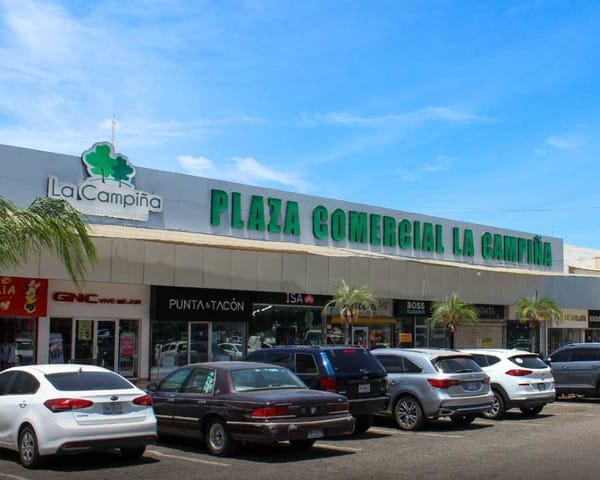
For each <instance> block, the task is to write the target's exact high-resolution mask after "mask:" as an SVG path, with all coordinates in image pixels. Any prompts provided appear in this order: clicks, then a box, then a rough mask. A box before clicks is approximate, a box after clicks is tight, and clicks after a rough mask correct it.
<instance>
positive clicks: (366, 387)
mask: <svg viewBox="0 0 600 480" xmlns="http://www.w3.org/2000/svg"><path fill="white" fill-rule="evenodd" d="M370 391H371V384H370V383H361V384H360V385H359V386H358V393H369V392H370Z"/></svg>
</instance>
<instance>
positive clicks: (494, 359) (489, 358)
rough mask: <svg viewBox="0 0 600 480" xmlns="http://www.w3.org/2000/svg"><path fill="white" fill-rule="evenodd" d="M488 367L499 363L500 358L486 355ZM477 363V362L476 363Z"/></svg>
mask: <svg viewBox="0 0 600 480" xmlns="http://www.w3.org/2000/svg"><path fill="white" fill-rule="evenodd" d="M486 357H487V362H488V365H494V364H495V363H498V362H499V361H500V358H498V357H494V356H493V355H486ZM478 363H479V362H478Z"/></svg>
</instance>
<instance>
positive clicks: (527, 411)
mask: <svg viewBox="0 0 600 480" xmlns="http://www.w3.org/2000/svg"><path fill="white" fill-rule="evenodd" d="M543 408H544V406H543V405H538V406H537V407H522V408H520V409H519V410H521V413H522V414H523V415H526V416H528V417H535V416H536V415H537V414H538V413H540V412H541V411H542V410H543Z"/></svg>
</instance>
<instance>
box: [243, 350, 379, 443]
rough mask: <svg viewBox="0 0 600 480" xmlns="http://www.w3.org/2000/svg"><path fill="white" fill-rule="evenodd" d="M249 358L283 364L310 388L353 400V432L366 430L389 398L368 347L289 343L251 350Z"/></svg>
mask: <svg viewBox="0 0 600 480" xmlns="http://www.w3.org/2000/svg"><path fill="white" fill-rule="evenodd" d="M246 360H248V361H254V362H267V363H273V364H276V365H282V366H284V367H287V368H289V369H290V370H292V371H293V372H294V373H296V375H298V376H299V377H300V378H301V379H302V381H303V382H304V383H306V385H308V387H309V388H312V389H316V390H325V391H327V392H336V393H339V394H341V395H344V396H346V397H347V398H348V401H349V402H350V413H351V414H352V416H353V417H354V419H355V420H356V426H355V430H354V433H363V432H366V431H367V430H368V429H369V427H370V426H371V425H372V424H373V418H374V416H375V414H376V413H377V412H378V411H379V410H381V409H382V408H383V407H384V405H385V404H386V403H387V401H388V396H387V393H386V390H387V375H386V372H385V369H384V368H383V366H382V365H381V364H380V363H379V361H378V360H377V358H376V357H374V356H373V355H372V354H371V352H370V351H369V350H366V349H364V348H360V347H355V346H344V345H314V346H311V345H288V346H277V347H273V348H266V349H262V350H256V351H254V352H251V353H249V354H248V356H247V357H246Z"/></svg>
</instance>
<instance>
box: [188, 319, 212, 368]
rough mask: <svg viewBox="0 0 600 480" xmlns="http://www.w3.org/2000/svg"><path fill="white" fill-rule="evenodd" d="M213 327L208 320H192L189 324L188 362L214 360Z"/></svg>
mask: <svg viewBox="0 0 600 480" xmlns="http://www.w3.org/2000/svg"><path fill="white" fill-rule="evenodd" d="M210 337H211V328H210V323H208V322H190V323H189V325H188V349H187V363H197V362H210V361H212V349H211V341H210Z"/></svg>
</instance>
